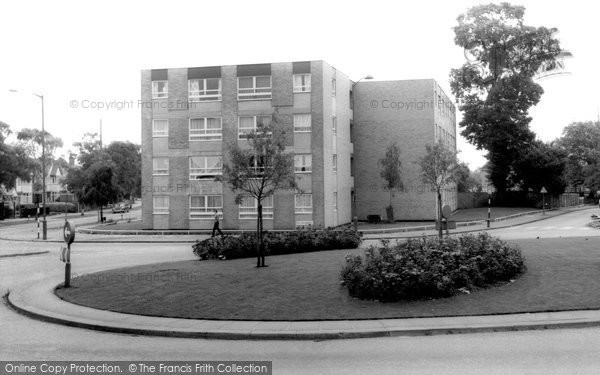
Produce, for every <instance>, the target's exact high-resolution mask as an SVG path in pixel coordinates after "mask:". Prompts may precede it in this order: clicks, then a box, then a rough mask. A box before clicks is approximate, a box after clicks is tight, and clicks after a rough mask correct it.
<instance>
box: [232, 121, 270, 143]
mask: <svg viewBox="0 0 600 375" xmlns="http://www.w3.org/2000/svg"><path fill="white" fill-rule="evenodd" d="M258 124H263V125H264V126H268V125H270V124H271V116H240V117H238V136H239V139H245V138H247V134H248V133H250V132H252V131H255V130H256V129H257V125H258Z"/></svg>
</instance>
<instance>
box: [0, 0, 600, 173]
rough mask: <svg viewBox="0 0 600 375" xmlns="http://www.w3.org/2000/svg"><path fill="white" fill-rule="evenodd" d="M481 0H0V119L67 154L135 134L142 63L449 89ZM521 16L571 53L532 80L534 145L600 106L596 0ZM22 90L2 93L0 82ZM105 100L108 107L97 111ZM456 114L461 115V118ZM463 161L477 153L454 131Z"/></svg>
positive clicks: (476, 162) (479, 159)
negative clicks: (557, 72)
mask: <svg viewBox="0 0 600 375" xmlns="http://www.w3.org/2000/svg"><path fill="white" fill-rule="evenodd" d="M487 3H489V1H485V2H481V1H473V0H458V1H427V0H423V1H378V0H371V1H361V2H358V1H323V0H319V1H314V0H306V1H302V2H298V1H294V2H286V1H281V0H280V1H261V0H255V1H228V0H220V1H211V2H209V1H193V2H192V1H190V2H184V1H168V2H166V1H144V2H141V1H140V2H134V1H131V2H124V1H110V0H109V1H86V2H84V1H52V2H49V1H7V2H3V3H1V5H0V121H4V122H6V123H8V124H9V125H11V128H12V129H13V130H17V129H20V128H23V127H41V110H40V100H39V99H38V98H37V97H35V96H33V95H31V94H32V93H37V94H42V95H44V104H45V127H46V130H48V131H49V132H50V133H52V134H53V135H55V136H59V137H61V138H62V139H63V141H64V144H65V147H64V148H63V150H61V151H60V152H59V155H60V154H61V153H62V154H64V155H66V154H67V151H68V150H69V149H74V148H73V147H72V143H73V142H77V141H79V140H81V138H82V136H83V134H84V133H88V132H98V131H99V125H100V121H102V125H103V126H102V129H103V141H104V143H105V144H107V143H110V142H111V141H117V140H120V141H131V142H135V143H140V142H141V125H140V124H141V120H140V108H139V107H138V104H137V103H138V100H139V99H140V71H141V70H142V69H152V68H166V67H194V66H213V65H236V64H249V63H264V62H283V61H306V60H325V61H327V62H328V63H330V64H331V65H333V66H334V67H336V68H337V69H338V70H340V71H342V72H344V73H345V74H347V75H348V76H349V77H350V78H351V79H353V80H358V79H360V78H361V77H364V76H366V75H371V76H373V77H374V78H375V79H377V80H401V79H420V78H433V79H435V80H436V81H438V83H439V84H440V85H441V86H442V88H443V89H444V90H445V91H446V93H447V94H448V95H451V92H450V87H449V82H448V74H449V71H450V69H451V68H457V67H460V66H461V65H462V64H463V63H464V62H465V56H464V53H463V50H462V49H461V48H460V47H458V46H456V45H455V44H454V32H453V30H452V27H454V26H455V25H456V24H457V22H456V17H457V16H458V15H459V14H461V13H463V12H465V11H466V10H467V9H468V8H469V7H471V6H474V5H477V4H487ZM512 3H513V4H520V5H524V6H525V7H526V9H527V10H526V14H525V23H526V24H528V25H532V26H547V27H557V28H558V29H559V31H560V33H559V34H558V37H559V39H560V40H561V43H562V46H563V48H565V49H567V50H569V51H570V52H571V53H572V54H573V58H571V59H569V60H568V61H567V69H568V71H569V72H570V74H569V75H562V76H556V77H550V78H547V79H544V80H542V81H540V84H541V85H542V87H543V88H544V90H545V93H544V96H543V97H542V100H541V102H540V103H539V104H538V105H537V106H536V107H534V108H533V109H532V110H531V111H530V114H531V116H532V117H533V121H532V123H531V128H532V130H534V131H535V132H536V134H537V135H538V137H539V138H540V139H541V140H543V141H551V140H553V139H555V138H557V137H559V136H560V135H561V133H562V129H563V128H564V127H565V126H566V125H568V124H569V123H571V122H573V121H590V120H596V119H597V118H598V113H599V111H600V94H599V91H598V88H599V87H600V73H599V70H598V68H597V67H598V65H599V63H600V49H599V48H598V47H597V38H598V36H599V35H598V34H599V33H598V31H597V29H596V27H595V26H594V25H595V24H596V23H597V14H598V10H600V5H598V4H595V3H594V2H592V1H587V2H586V1H577V0H572V1H569V2H568V5H565V3H564V2H552V1H514V2H512ZM15 89H16V90H18V92H16V93H15V92H9V90H15ZM100 106H105V107H109V106H110V108H103V109H102V108H98V107H100ZM457 121H460V114H458V118H457ZM457 143H458V148H459V150H460V151H461V152H460V154H459V158H460V159H461V160H463V161H465V162H467V163H468V164H469V166H470V167H471V169H475V168H478V167H480V166H482V165H483V164H484V163H485V153H484V152H483V151H478V150H476V149H475V148H474V147H473V146H472V145H470V144H468V143H467V142H466V140H464V139H463V138H462V137H459V139H458V142H457Z"/></svg>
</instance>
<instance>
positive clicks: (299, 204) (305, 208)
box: [295, 194, 312, 214]
mask: <svg viewBox="0 0 600 375" xmlns="http://www.w3.org/2000/svg"><path fill="white" fill-rule="evenodd" d="M295 212H296V213H297V214H310V213H312V194H296V196H295Z"/></svg>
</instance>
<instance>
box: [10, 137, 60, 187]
mask: <svg viewBox="0 0 600 375" xmlns="http://www.w3.org/2000/svg"><path fill="white" fill-rule="evenodd" d="M17 140H18V141H19V142H18V145H19V147H20V148H21V149H23V150H24V151H25V152H26V154H27V155H28V157H29V158H30V160H31V163H29V165H28V170H27V172H28V173H30V175H31V176H32V177H31V179H32V180H33V189H34V191H35V192H39V191H40V190H41V186H42V183H41V181H42V178H44V177H45V176H47V169H48V168H49V167H50V165H51V163H52V161H53V160H54V154H55V152H56V149H58V148H60V147H62V146H63V141H62V139H60V138H58V137H55V136H53V135H52V134H50V133H49V132H48V131H44V132H42V131H41V130H39V129H30V128H25V129H21V130H20V131H19V132H18V133H17ZM42 144H43V145H44V147H42ZM42 150H43V151H44V152H43V153H42ZM44 154H45V159H46V160H45V162H44V163H42V157H43V156H44ZM42 164H45V167H46V170H44V171H42ZM29 180H30V179H27V181H29Z"/></svg>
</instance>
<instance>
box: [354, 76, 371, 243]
mask: <svg viewBox="0 0 600 375" xmlns="http://www.w3.org/2000/svg"><path fill="white" fill-rule="evenodd" d="M363 79H367V80H368V79H373V76H371V75H366V76H364V77H362V78H361V79H359V80H358V81H356V82H354V83H353V84H352V123H353V124H354V119H355V118H354V109H355V108H356V105H355V103H356V92H355V91H354V88H355V87H356V85H357V84H358V83H359V82H360V81H362V80H363ZM350 142H354V140H353V139H352V138H351V139H350ZM351 174H352V175H354V171H351ZM352 189H354V187H352ZM350 204H351V205H352V213H353V214H354V215H356V193H355V194H353V195H352V202H350ZM354 215H353V218H352V220H353V222H354V230H355V231H357V230H358V217H357V216H354Z"/></svg>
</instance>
